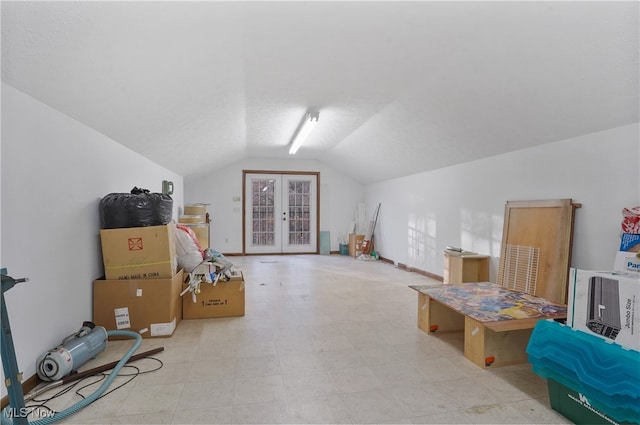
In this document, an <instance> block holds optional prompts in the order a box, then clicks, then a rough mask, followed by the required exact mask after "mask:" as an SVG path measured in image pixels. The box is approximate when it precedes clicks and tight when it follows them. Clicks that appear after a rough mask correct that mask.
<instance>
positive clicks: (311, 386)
mask: <svg viewBox="0 0 640 425" xmlns="http://www.w3.org/2000/svg"><path fill="white" fill-rule="evenodd" d="M229 259H230V260H231V261H233V262H234V264H235V265H236V266H237V267H239V268H241V269H242V270H243V272H244V275H245V280H246V315H245V316H244V317H237V318H221V319H202V320H185V321H182V322H181V323H180V325H179V326H178V328H177V329H176V332H175V333H174V335H173V336H172V337H171V338H163V339H145V340H144V342H143V344H142V346H141V347H140V349H139V350H138V351H139V352H142V351H146V350H148V349H150V348H153V347H157V346H162V347H164V351H163V352H162V353H160V354H158V355H157V356H156V357H157V358H159V359H161V360H162V362H163V363H164V367H162V368H161V369H160V370H158V371H156V372H152V373H147V374H142V375H140V376H138V377H136V378H135V379H134V380H133V381H132V382H130V383H128V384H127V385H124V386H123V387H122V388H120V389H118V390H117V391H114V392H113V393H111V394H109V395H108V396H106V397H104V398H102V399H100V400H98V401H96V402H95V403H93V404H91V405H90V406H88V407H86V408H85V409H83V410H81V411H79V412H78V413H76V414H75V415H73V416H70V417H68V418H67V419H65V420H63V421H62V422H61V423H96V424H126V423H147V424H152V423H163V424H169V423H171V424H351V423H353V424H365V423H367V424H368V423H390V424H434V423H455V424H467V423H469V424H472V423H474V424H490V423H491V424H493V423H495V424H507V423H508V424H529V423H530V424H552V423H553V424H555V423H570V422H569V421H568V420H566V419H565V418H564V417H562V416H561V415H559V414H558V413H556V412H554V411H553V410H552V409H551V408H550V407H549V403H548V399H547V387H546V382H545V381H544V380H543V379H541V378H540V377H538V376H536V375H535V374H533V373H532V372H531V371H530V366H529V365H528V364H524V365H517V366H509V367H503V368H496V369H486V370H483V369H480V368H478V367H477V366H475V365H474V364H472V363H471V362H469V361H468V360H466V359H465V358H464V357H463V355H462V336H461V335H460V334H449V335H446V334H443V335H436V336H433V335H426V334H424V333H423V332H421V331H420V330H419V329H418V328H417V326H416V316H417V294H416V292H415V291H414V290H412V289H410V288H408V285H411V284H426V283H428V282H429V279H427V278H425V277H424V276H421V275H419V274H416V273H410V272H406V271H403V270H399V269H397V268H395V267H393V265H390V264H388V263H383V262H379V261H378V262H369V261H361V260H357V259H354V258H351V257H347V256H339V255H331V256H315V255H300V256H248V257H229ZM130 344H131V343H130V342H129V341H114V342H110V343H109V346H108V348H107V350H105V351H104V352H103V353H101V354H100V356H99V357H98V358H97V359H96V360H94V361H93V362H95V363H93V365H98V364H103V363H106V362H109V361H112V360H114V359H116V360H117V359H118V358H120V356H121V355H122V354H123V352H125V351H126V350H127V349H128V347H129V346H130ZM137 364H138V365H139V367H140V368H141V369H143V370H144V369H151V368H153V367H155V365H156V364H155V362H154V361H152V360H142V361H139V362H137ZM86 366H87V367H88V366H89V365H88V364H87V365H86ZM124 380H125V378H124V377H123V378H121V377H118V378H117V379H116V380H115V383H121V382H123V381H124ZM90 392H91V391H89V390H86V391H84V393H85V394H89V393H90ZM78 400H79V397H78V396H77V395H75V394H74V393H73V392H70V393H68V394H66V395H64V396H62V397H60V398H58V399H56V400H55V401H52V402H51V406H52V407H54V408H62V407H64V406H66V405H70V404H73V403H75V402H77V401H78Z"/></svg>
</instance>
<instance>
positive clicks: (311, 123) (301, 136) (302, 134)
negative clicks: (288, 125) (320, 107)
mask: <svg viewBox="0 0 640 425" xmlns="http://www.w3.org/2000/svg"><path fill="white" fill-rule="evenodd" d="M319 117H320V114H319V113H317V112H316V113H315V114H312V113H308V114H307V115H305V117H304V122H303V123H302V127H300V130H299V131H298V133H297V134H296V137H295V138H294V139H293V142H292V143H291V148H290V149H289V155H294V154H295V153H296V152H297V151H298V149H299V148H300V146H302V143H303V142H304V140H305V139H306V138H307V136H308V135H309V133H311V130H313V127H315V126H316V124H317V123H318V118H319Z"/></svg>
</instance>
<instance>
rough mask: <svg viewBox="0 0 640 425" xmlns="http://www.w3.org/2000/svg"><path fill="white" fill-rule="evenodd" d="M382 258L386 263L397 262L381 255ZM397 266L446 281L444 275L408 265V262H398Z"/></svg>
mask: <svg viewBox="0 0 640 425" xmlns="http://www.w3.org/2000/svg"><path fill="white" fill-rule="evenodd" d="M380 260H381V261H384V262H385V263H389V264H393V265H395V264H396V262H395V261H393V260H390V259H388V258H384V257H380ZM397 267H398V268H399V269H401V270H405V271H408V272H412V273H418V274H419V275H422V276H425V277H428V278H430V279H434V280H439V281H440V282H442V281H444V277H442V276H440V275H438V274H435V273H431V272H428V271H426V270H422V269H418V268H416V267H411V266H407V265H406V264H402V263H398V265H397Z"/></svg>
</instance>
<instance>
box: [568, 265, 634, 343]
mask: <svg viewBox="0 0 640 425" xmlns="http://www.w3.org/2000/svg"><path fill="white" fill-rule="evenodd" d="M567 307H568V308H567V325H569V326H571V327H572V328H574V329H576V330H579V331H582V332H587V333H589V334H592V335H596V336H598V337H600V338H603V339H605V340H607V341H608V342H612V343H615V344H619V345H621V346H623V347H625V348H629V349H631V350H636V351H640V274H637V273H621V272H606V271H589V270H580V269H575V268H572V269H571V271H570V273H569V302H568V306H567Z"/></svg>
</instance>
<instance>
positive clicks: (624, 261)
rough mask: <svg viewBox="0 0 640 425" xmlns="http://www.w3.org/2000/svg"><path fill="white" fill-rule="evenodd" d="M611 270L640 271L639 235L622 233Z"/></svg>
mask: <svg viewBox="0 0 640 425" xmlns="http://www.w3.org/2000/svg"><path fill="white" fill-rule="evenodd" d="M613 270H616V271H620V272H634V273H640V235H636V234H633V233H623V234H622V238H621V239H620V250H619V251H618V252H617V254H616V259H615V262H614V264H613Z"/></svg>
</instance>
